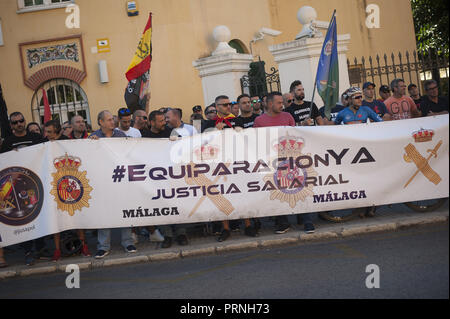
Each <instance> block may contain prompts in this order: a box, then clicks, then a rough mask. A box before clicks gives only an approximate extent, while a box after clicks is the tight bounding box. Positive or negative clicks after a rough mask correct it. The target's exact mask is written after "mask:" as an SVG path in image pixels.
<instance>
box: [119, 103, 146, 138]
mask: <svg viewBox="0 0 450 319" xmlns="http://www.w3.org/2000/svg"><path fill="white" fill-rule="evenodd" d="M117 116H118V117H119V130H121V131H122V132H124V133H125V135H126V136H128V137H135V138H140V137H142V135H141V132H140V131H139V130H137V129H135V128H134V127H131V111H130V110H129V109H127V108H126V107H123V108H120V109H119V111H118V112H117Z"/></svg>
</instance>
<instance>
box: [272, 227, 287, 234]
mask: <svg viewBox="0 0 450 319" xmlns="http://www.w3.org/2000/svg"><path fill="white" fill-rule="evenodd" d="M289 228H290V226H289V225H278V226H277V228H276V229H275V234H284V233H286V232H287V231H288V230H289Z"/></svg>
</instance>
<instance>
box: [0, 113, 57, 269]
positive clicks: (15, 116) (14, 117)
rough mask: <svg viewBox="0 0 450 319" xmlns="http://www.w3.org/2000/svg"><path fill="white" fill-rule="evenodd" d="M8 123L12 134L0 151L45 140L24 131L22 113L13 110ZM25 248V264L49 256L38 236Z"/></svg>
mask: <svg viewBox="0 0 450 319" xmlns="http://www.w3.org/2000/svg"><path fill="white" fill-rule="evenodd" d="M9 121H10V125H11V128H12V131H13V134H12V135H10V136H8V137H7V138H5V140H4V141H3V143H2V146H1V148H0V153H6V152H9V151H12V150H14V149H20V148H23V147H27V146H31V145H36V144H39V143H43V142H45V140H44V139H43V138H42V137H41V136H40V135H39V134H35V133H28V132H27V131H26V125H27V123H26V121H25V118H24V117H23V115H22V113H20V112H14V113H11V115H10V117H9ZM33 243H35V247H36V251H37V253H36V256H33V254H32V248H33ZM21 246H22V248H23V249H24V250H25V264H26V265H27V266H31V265H33V264H34V257H37V258H39V259H49V258H51V254H50V252H49V251H48V250H47V249H46V248H45V241H44V238H38V239H36V240H31V241H27V242H24V243H22V244H21Z"/></svg>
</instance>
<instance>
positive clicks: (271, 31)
mask: <svg viewBox="0 0 450 319" xmlns="http://www.w3.org/2000/svg"><path fill="white" fill-rule="evenodd" d="M258 32H259V33H263V34H267V35H270V36H272V37H276V36H278V35H280V34H281V31H277V30H274V29H270V28H261V29H259V31H258Z"/></svg>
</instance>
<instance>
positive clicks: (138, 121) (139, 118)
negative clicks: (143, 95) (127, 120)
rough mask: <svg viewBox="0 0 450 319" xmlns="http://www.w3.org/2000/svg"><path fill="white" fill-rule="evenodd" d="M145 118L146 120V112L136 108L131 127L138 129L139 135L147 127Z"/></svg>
mask: <svg viewBox="0 0 450 319" xmlns="http://www.w3.org/2000/svg"><path fill="white" fill-rule="evenodd" d="M147 120H148V117H147V113H145V111H144V110H137V111H135V112H134V113H133V122H134V125H133V127H134V128H135V129H137V130H139V131H140V132H141V135H142V131H143V130H145V129H147V128H148V127H147V124H148V122H147Z"/></svg>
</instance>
